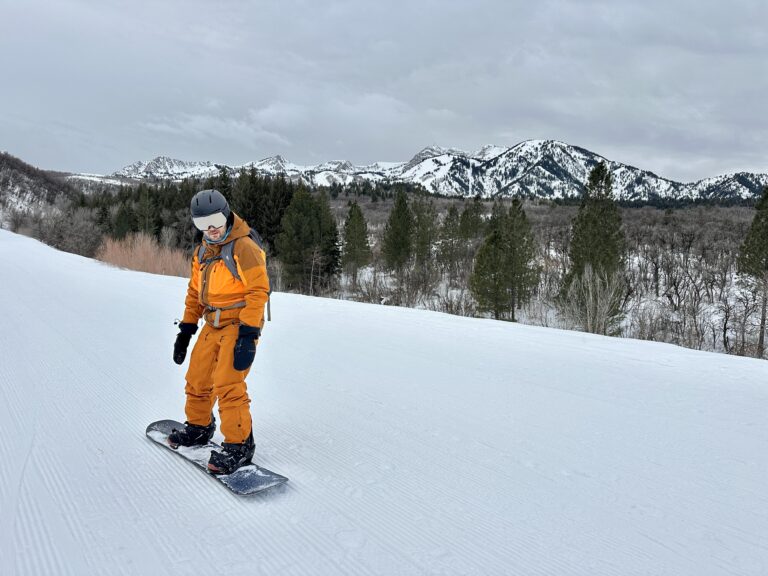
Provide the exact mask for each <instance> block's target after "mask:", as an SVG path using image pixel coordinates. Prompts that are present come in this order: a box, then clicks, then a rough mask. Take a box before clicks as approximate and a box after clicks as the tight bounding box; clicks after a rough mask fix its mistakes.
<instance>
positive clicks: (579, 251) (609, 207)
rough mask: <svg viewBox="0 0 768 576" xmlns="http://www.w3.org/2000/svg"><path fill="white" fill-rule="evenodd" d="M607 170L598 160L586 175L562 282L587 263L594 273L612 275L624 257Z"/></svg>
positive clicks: (621, 263)
mask: <svg viewBox="0 0 768 576" xmlns="http://www.w3.org/2000/svg"><path fill="white" fill-rule="evenodd" d="M612 183H613V180H612V178H611V174H610V172H608V168H607V167H606V165H605V163H604V162H600V163H599V164H598V165H597V166H595V168H593V169H592V171H591V172H590V175H589V181H588V183H587V188H586V191H585V193H584V197H583V198H582V201H581V205H580V206H579V211H578V213H577V214H576V218H575V219H574V222H573V236H572V239H571V247H570V253H569V256H570V261H571V267H570V270H569V272H568V274H567V276H566V280H565V286H566V288H567V287H568V286H569V285H570V283H571V281H572V280H573V279H574V278H575V277H577V276H580V275H581V274H582V272H583V271H584V268H585V266H587V265H589V266H590V267H591V268H592V270H593V271H594V272H596V273H599V274H603V275H606V276H612V275H614V274H617V273H619V272H620V271H621V268H622V266H623V259H624V233H623V232H622V229H621V214H620V212H619V208H618V206H617V205H616V202H614V200H613V196H612Z"/></svg>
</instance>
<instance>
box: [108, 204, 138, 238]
mask: <svg viewBox="0 0 768 576" xmlns="http://www.w3.org/2000/svg"><path fill="white" fill-rule="evenodd" d="M137 229H138V227H137V225H136V213H135V212H134V211H133V208H131V206H130V204H127V203H123V204H120V208H118V210H117V214H115V224H114V226H112V230H113V234H114V237H115V238H117V239H122V238H125V237H126V236H127V235H128V234H130V233H131V232H136V231H137Z"/></svg>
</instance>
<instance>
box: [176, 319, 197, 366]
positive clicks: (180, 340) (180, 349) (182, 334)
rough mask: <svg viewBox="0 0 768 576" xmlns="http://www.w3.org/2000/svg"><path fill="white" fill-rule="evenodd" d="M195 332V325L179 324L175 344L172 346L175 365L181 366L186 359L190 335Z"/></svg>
mask: <svg viewBox="0 0 768 576" xmlns="http://www.w3.org/2000/svg"><path fill="white" fill-rule="evenodd" d="M195 332H197V324H192V323H191V322H179V335H178V336H176V343H175V344H174V345H173V361H174V362H176V364H182V363H183V362H184V358H186V357H187V348H188V347H189V341H190V340H191V339H192V334H194V333H195Z"/></svg>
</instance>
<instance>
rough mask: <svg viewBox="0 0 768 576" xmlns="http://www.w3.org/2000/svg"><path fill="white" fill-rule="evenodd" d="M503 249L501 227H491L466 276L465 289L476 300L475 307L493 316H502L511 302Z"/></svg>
mask: <svg viewBox="0 0 768 576" xmlns="http://www.w3.org/2000/svg"><path fill="white" fill-rule="evenodd" d="M506 250H507V243H506V240H505V238H504V233H503V231H502V230H499V229H495V228H494V229H492V230H491V231H490V233H489V234H488V235H487V236H486V238H485V240H483V243H482V245H481V246H480V249H479V250H478V251H477V256H476V257H475V267H474V270H473V271H472V275H471V276H470V278H469V289H470V290H471V291H472V294H473V295H474V297H475V300H477V305H478V309H479V310H480V311H483V312H491V313H492V314H493V317H494V318H496V319H497V320H500V319H502V318H504V317H505V316H506V314H507V313H508V312H509V310H510V309H512V306H513V305H512V299H511V297H510V296H511V295H510V292H509V283H510V276H509V271H508V270H507V268H506V266H507V255H506Z"/></svg>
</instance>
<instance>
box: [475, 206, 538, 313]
mask: <svg viewBox="0 0 768 576" xmlns="http://www.w3.org/2000/svg"><path fill="white" fill-rule="evenodd" d="M534 260H535V247H534V240H533V234H532V232H531V226H530V223H529V222H528V219H527V217H526V215H525V211H524V210H523V205H522V203H521V202H520V201H519V200H517V199H516V200H514V201H513V203H512V206H511V208H510V209H509V211H508V212H507V211H506V210H505V209H504V208H503V206H502V205H501V203H496V204H495V205H494V210H493V214H492V218H491V220H490V221H489V226H488V233H487V235H486V237H485V239H484V240H483V244H482V245H481V246H480V249H479V250H478V252H477V256H476V258H475V266H474V270H473V272H472V276H471V277H470V281H469V286H470V290H471V291H472V293H473V295H474V296H475V299H476V300H477V303H478V308H479V309H480V310H481V311H484V312H491V313H493V316H494V318H496V319H507V318H509V319H510V320H512V321H513V322H514V321H515V320H516V318H515V310H516V309H517V308H519V307H520V306H521V305H522V304H523V303H525V302H527V301H528V300H529V299H530V296H531V293H532V291H533V289H534V288H535V286H536V284H537V283H538V269H537V268H536V266H535V262H534Z"/></svg>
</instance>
